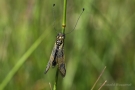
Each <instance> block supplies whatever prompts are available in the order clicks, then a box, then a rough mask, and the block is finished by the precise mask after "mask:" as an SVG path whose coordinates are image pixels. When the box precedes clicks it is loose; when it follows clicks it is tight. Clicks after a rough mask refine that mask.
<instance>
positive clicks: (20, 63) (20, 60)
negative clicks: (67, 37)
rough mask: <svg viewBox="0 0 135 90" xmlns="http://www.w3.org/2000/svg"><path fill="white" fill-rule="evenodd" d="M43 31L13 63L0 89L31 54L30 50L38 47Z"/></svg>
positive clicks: (1, 88) (0, 89) (43, 35)
mask: <svg viewBox="0 0 135 90" xmlns="http://www.w3.org/2000/svg"><path fill="white" fill-rule="evenodd" d="M45 33H46V32H44V33H43V34H42V35H41V36H40V37H39V38H38V39H37V40H36V41H35V42H34V44H33V45H32V46H31V47H30V48H29V49H28V51H27V52H26V53H25V54H24V55H23V56H22V57H21V58H20V59H19V60H18V62H17V63H16V64H15V66H14V67H13V68H12V69H11V71H10V72H9V74H8V75H7V76H6V77H5V79H4V80H3V81H2V83H1V84H0V90H3V89H4V88H5V87H6V85H7V84H8V83H9V81H10V80H11V79H12V77H13V76H14V75H15V73H16V72H17V71H18V70H19V68H20V67H21V66H22V65H23V63H24V62H25V61H26V60H27V58H28V57H29V56H30V55H31V54H32V52H33V51H34V50H35V49H36V48H37V47H38V45H39V44H40V43H41V42H42V41H43V39H44V38H45ZM46 35H47V34H46Z"/></svg>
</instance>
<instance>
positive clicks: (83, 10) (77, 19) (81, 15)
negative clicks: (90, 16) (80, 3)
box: [66, 8, 85, 34]
mask: <svg viewBox="0 0 135 90" xmlns="http://www.w3.org/2000/svg"><path fill="white" fill-rule="evenodd" d="M84 10H85V9H84V8H83V9H82V12H81V14H80V15H79V17H78V19H77V21H76V23H75V26H74V28H73V30H71V31H70V32H68V33H66V34H69V33H71V32H73V31H74V30H75V28H76V26H77V23H78V21H79V19H80V17H81V16H82V14H83V12H84Z"/></svg>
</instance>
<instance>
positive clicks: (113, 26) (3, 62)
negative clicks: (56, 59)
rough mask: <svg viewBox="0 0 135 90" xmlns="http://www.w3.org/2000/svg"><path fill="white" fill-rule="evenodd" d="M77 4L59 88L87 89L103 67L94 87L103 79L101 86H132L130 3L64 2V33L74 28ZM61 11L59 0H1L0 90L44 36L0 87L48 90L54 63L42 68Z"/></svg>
mask: <svg viewBox="0 0 135 90" xmlns="http://www.w3.org/2000/svg"><path fill="white" fill-rule="evenodd" d="M54 3H55V4H56V6H55V8H54V11H55V14H54V18H55V20H54V18H53V14H52V11H53V10H52V5H53V4H54ZM82 8H85V11H84V13H83V14H82V16H81V18H80V20H79V22H78V24H77V27H76V29H75V31H73V32H72V33H70V34H67V35H66V39H65V46H64V51H65V61H66V69H67V73H66V76H65V78H62V77H61V75H59V80H58V87H57V88H58V90H90V89H91V88H92V86H93V85H94V83H95V81H96V80H97V78H98V76H99V75H100V73H101V72H102V70H103V68H104V67H105V66H106V70H105V71H104V73H103V75H102V76H101V78H100V80H99V81H98V83H97V84H96V86H95V88H94V90H97V89H98V88H99V87H100V86H101V84H102V83H103V82H104V81H105V80H107V83H106V85H105V86H103V87H102V90H134V89H135V1H134V0H68V2H67V25H66V33H68V32H70V31H71V30H72V29H73V28H74V26H75V23H76V21H77V18H78V17H79V15H80V13H81V12H82ZM62 11H63V0H59V1H56V0H55V1H54V0H0V88H1V85H2V83H3V81H4V80H5V78H6V77H7V75H9V72H10V71H11V70H12V69H13V67H14V66H15V65H17V62H18V61H19V60H20V59H21V58H22V56H23V55H24V54H26V52H27V50H29V48H31V46H32V45H33V44H34V42H35V41H36V40H37V39H38V38H39V37H40V36H41V35H42V34H43V37H44V38H43V40H41V41H42V42H41V43H40V42H39V45H37V48H36V49H33V51H31V52H32V53H31V54H29V55H28V58H27V59H26V61H25V62H24V63H23V64H22V65H21V67H20V68H16V69H17V72H16V73H15V75H14V76H13V77H11V80H10V81H9V82H8V84H7V85H6V87H5V88H4V90H51V89H50V86H49V82H50V83H51V87H53V84H54V81H55V73H56V67H55V68H53V69H52V68H51V69H50V70H49V71H48V73H47V74H46V75H45V74H44V71H45V68H46V65H47V62H48V60H49V58H50V54H51V51H52V49H53V46H54V43H55V39H56V35H57V33H58V32H61V24H62ZM54 22H55V24H54ZM54 27H55V28H56V30H55V29H54ZM9 76H10V75H9Z"/></svg>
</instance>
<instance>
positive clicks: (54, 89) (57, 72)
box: [53, 68, 59, 90]
mask: <svg viewBox="0 0 135 90" xmlns="http://www.w3.org/2000/svg"><path fill="white" fill-rule="evenodd" d="M58 76H59V69H58V68H57V71H56V76H55V83H54V87H53V90H57V81H58Z"/></svg>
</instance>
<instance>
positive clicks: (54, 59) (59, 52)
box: [45, 33, 66, 77]
mask: <svg viewBox="0 0 135 90" xmlns="http://www.w3.org/2000/svg"><path fill="white" fill-rule="evenodd" d="M64 39H65V34H63V33H58V35H57V36H56V41H55V44H54V48H53V50H52V53H51V56H50V60H49V62H48V64H47V67H46V70H45V74H46V73H47V72H48V70H49V68H50V67H51V66H52V67H54V66H56V65H57V64H58V68H59V71H60V73H61V75H62V76H63V77H64V76H65V75H66V65H65V61H64V60H65V57H64V48H63V47H64Z"/></svg>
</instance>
